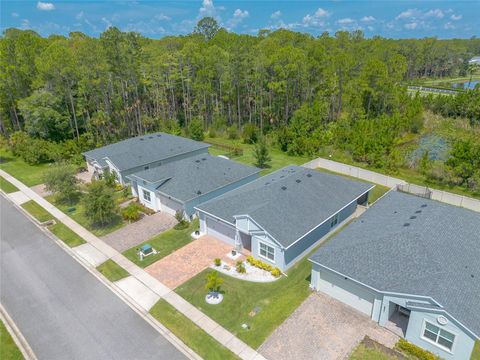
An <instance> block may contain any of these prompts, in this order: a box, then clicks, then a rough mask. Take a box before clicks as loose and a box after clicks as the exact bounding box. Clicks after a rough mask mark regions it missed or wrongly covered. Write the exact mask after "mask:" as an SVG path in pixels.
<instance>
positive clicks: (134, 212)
mask: <svg viewBox="0 0 480 360" xmlns="http://www.w3.org/2000/svg"><path fill="white" fill-rule="evenodd" d="M122 218H123V219H124V220H127V221H130V222H133V221H137V220H139V219H140V206H139V205H138V204H137V203H134V202H132V203H130V204H128V205H127V206H126V207H124V208H123V209H122Z"/></svg>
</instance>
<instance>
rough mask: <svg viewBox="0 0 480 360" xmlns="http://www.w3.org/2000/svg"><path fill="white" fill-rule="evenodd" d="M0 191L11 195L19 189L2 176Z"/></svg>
mask: <svg viewBox="0 0 480 360" xmlns="http://www.w3.org/2000/svg"><path fill="white" fill-rule="evenodd" d="M0 189H1V190H2V191H4V192H5V193H7V194H9V193H12V192H16V191H18V189H17V187H16V186H15V185H13V184H12V183H10V182H8V181H7V180H5V179H4V178H3V177H1V176H0Z"/></svg>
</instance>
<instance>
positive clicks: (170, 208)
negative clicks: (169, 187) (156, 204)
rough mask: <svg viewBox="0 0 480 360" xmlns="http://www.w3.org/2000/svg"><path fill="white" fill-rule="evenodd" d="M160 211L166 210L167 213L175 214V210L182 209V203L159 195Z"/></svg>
mask: <svg viewBox="0 0 480 360" xmlns="http://www.w3.org/2000/svg"><path fill="white" fill-rule="evenodd" d="M159 200H160V203H161V204H160V211H163V212H166V213H167V214H170V215H173V216H175V214H176V212H177V211H183V206H182V204H179V203H178V202H176V201H174V200H172V199H169V198H167V197H166V196H163V195H160V196H159Z"/></svg>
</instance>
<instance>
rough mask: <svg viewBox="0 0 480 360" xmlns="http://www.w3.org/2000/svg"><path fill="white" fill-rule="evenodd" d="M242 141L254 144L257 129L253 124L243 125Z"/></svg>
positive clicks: (256, 137) (256, 138)
mask: <svg viewBox="0 0 480 360" xmlns="http://www.w3.org/2000/svg"><path fill="white" fill-rule="evenodd" d="M242 137H243V142H244V143H245V144H254V143H256V142H257V140H258V129H257V127H256V126H255V124H251V123H250V124H246V125H245V126H244V127H243V133H242Z"/></svg>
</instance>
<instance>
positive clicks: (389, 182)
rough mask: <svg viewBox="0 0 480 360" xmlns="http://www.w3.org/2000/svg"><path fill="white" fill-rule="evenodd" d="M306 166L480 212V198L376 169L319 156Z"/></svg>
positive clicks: (305, 165)
mask: <svg viewBox="0 0 480 360" xmlns="http://www.w3.org/2000/svg"><path fill="white" fill-rule="evenodd" d="M303 166H304V167H307V168H310V169H316V168H322V169H326V170H330V171H333V172H337V173H340V174H344V175H348V176H352V177H356V178H359V179H362V180H366V181H370V182H373V183H375V184H379V185H384V186H388V187H389V188H397V189H398V190H400V191H404V192H408V193H411V194H415V195H419V196H423V197H428V198H429V199H432V200H438V201H441V202H444V203H447V204H451V205H456V206H461V207H464V208H467V209H470V210H473V211H478V212H480V200H477V199H473V198H470V197H467V196H462V195H457V194H452V193H450V192H447V191H442V190H437V189H432V188H427V187H425V186H420V185H415V184H410V183H407V182H406V181H405V180H402V179H398V178H394V177H391V176H388V175H383V174H379V173H377V172H374V171H370V170H365V169H362V168H359V167H356V166H351V165H346V164H342V163H339V162H336V161H332V160H327V159H324V158H317V159H314V160H312V161H309V162H308V163H306V164H303Z"/></svg>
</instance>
